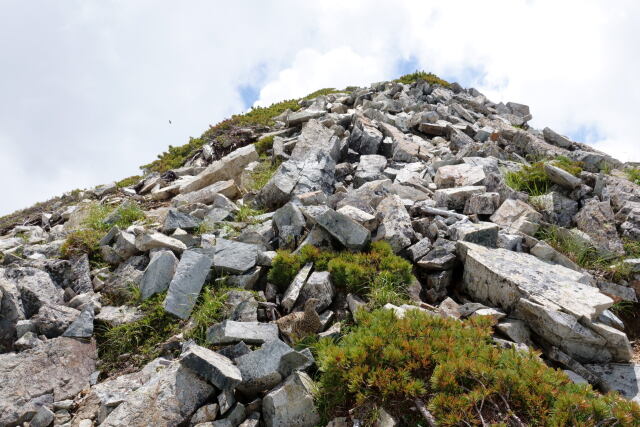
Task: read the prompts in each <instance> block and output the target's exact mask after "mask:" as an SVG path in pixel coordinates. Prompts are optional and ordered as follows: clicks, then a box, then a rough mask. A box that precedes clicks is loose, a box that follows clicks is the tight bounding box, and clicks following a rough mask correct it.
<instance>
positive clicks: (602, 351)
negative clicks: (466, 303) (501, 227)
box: [458, 242, 631, 362]
mask: <svg viewBox="0 0 640 427" xmlns="http://www.w3.org/2000/svg"><path fill="white" fill-rule="evenodd" d="M458 252H459V253H460V254H461V256H462V258H463V261H464V266H465V269H464V274H463V290H464V291H466V292H467V293H468V294H469V295H470V296H471V297H472V298H474V299H475V300H476V301H480V302H482V303H484V304H488V305H489V306H493V307H496V306H497V307H500V308H502V309H503V310H506V311H507V312H510V311H515V312H517V313H518V314H519V317H520V318H522V319H523V320H525V321H526V322H527V323H528V325H529V326H530V327H531V328H532V329H533V331H534V332H536V334H538V335H539V336H541V337H542V338H544V339H545V340H547V341H549V342H551V343H552V344H553V345H556V346H558V347H559V348H560V349H562V350H563V351H564V352H566V353H567V354H569V355H570V356H571V357H573V358H575V359H577V360H579V361H581V362H585V361H590V360H591V361H598V362H603V361H608V360H612V359H627V360H628V358H629V357H630V356H631V351H630V346H629V342H628V340H627V339H626V336H624V334H622V333H621V335H622V336H620V335H617V334H615V333H614V332H612V331H609V330H607V329H606V328H604V327H605V325H602V324H598V323H596V322H597V319H598V317H599V316H600V315H601V314H602V312H603V311H604V310H605V309H607V308H608V307H610V306H611V305H612V304H613V300H612V299H611V298H609V297H607V296H605V295H603V294H602V293H600V291H599V290H598V288H594V287H592V286H589V285H588V284H585V283H588V280H589V279H588V277H587V276H585V275H584V274H583V273H580V272H577V271H574V270H570V269H568V268H566V267H563V266H560V265H551V264H547V263H545V262H544V261H541V260H539V259H537V258H536V257H534V256H532V255H528V254H524V253H517V252H512V251H508V250H504V249H489V248H486V247H484V246H480V245H477V244H474V243H468V242H458Z"/></svg>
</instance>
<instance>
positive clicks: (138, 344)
mask: <svg viewBox="0 0 640 427" xmlns="http://www.w3.org/2000/svg"><path fill="white" fill-rule="evenodd" d="M164 298H165V293H161V294H156V295H154V296H152V297H151V298H149V299H147V300H145V301H143V302H142V303H141V304H140V310H141V311H142V313H143V317H142V318H140V319H138V320H135V321H133V322H130V323H124V324H122V325H118V326H112V327H109V326H105V325H102V326H98V327H97V328H96V334H95V335H96V342H97V344H98V356H99V357H100V360H101V363H102V366H101V370H102V371H103V372H104V373H105V374H107V375H109V374H111V373H114V372H117V371H121V370H125V369H127V368H134V369H137V368H139V367H140V366H142V365H144V364H145V363H147V362H149V361H151V360H153V359H155V358H156V357H158V356H160V354H161V353H162V349H161V348H160V344H162V343H163V342H165V341H166V340H167V339H169V338H170V337H171V336H173V335H175V334H177V333H178V332H179V331H180V324H181V321H180V319H178V318H177V317H175V316H174V315H172V314H170V313H168V312H166V311H165V310H164V307H163V301H164ZM123 354H127V355H128V357H127V358H123V357H121V356H122V355H123Z"/></svg>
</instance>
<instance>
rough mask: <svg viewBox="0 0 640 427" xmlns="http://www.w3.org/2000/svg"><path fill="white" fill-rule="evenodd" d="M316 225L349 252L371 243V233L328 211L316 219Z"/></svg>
mask: <svg viewBox="0 0 640 427" xmlns="http://www.w3.org/2000/svg"><path fill="white" fill-rule="evenodd" d="M317 221H318V225H319V226H320V227H321V228H322V229H323V230H325V231H326V232H327V233H329V234H330V235H331V236H332V237H333V238H335V239H336V240H337V241H339V242H340V243H341V244H342V245H343V246H344V247H346V248H347V249H351V250H363V249H364V248H366V247H367V246H368V245H369V242H370V241H371V232H370V231H369V230H367V229H366V228H364V227H363V226H362V225H360V224H358V223H357V222H355V221H354V220H352V219H351V218H349V217H348V216H346V215H343V214H341V213H338V212H336V211H334V210H333V209H329V210H327V211H326V212H324V213H323V214H321V215H320V216H319V217H318V218H317Z"/></svg>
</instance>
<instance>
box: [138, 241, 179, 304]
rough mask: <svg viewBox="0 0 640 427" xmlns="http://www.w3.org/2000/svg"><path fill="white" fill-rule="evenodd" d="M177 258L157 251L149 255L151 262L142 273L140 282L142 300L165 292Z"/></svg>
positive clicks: (175, 266) (171, 254)
mask: <svg viewBox="0 0 640 427" xmlns="http://www.w3.org/2000/svg"><path fill="white" fill-rule="evenodd" d="M177 266H178V258H176V256H175V255H174V254H173V252H171V251H168V250H159V251H157V252H155V253H153V254H152V255H151V261H149V265H147V268H146V269H145V271H144V275H143V276H142V280H141V282H140V291H141V293H142V299H147V298H149V297H150V296H152V295H155V294H158V293H161V292H164V291H166V290H167V289H168V288H169V284H170V283H171V279H173V275H174V273H175V272H176V268H177Z"/></svg>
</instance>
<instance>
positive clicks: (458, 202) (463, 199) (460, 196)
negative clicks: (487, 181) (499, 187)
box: [435, 185, 487, 211]
mask: <svg viewBox="0 0 640 427" xmlns="http://www.w3.org/2000/svg"><path fill="white" fill-rule="evenodd" d="M486 191H487V188H486V187H484V186H481V185H479V186H466V187H456V188H443V189H438V190H436V192H435V200H436V206H442V207H446V208H447V209H452V210H456V211H461V210H463V209H464V207H465V205H466V203H467V200H469V198H470V197H471V196H473V195H474V194H482V193H485V192H486Z"/></svg>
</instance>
